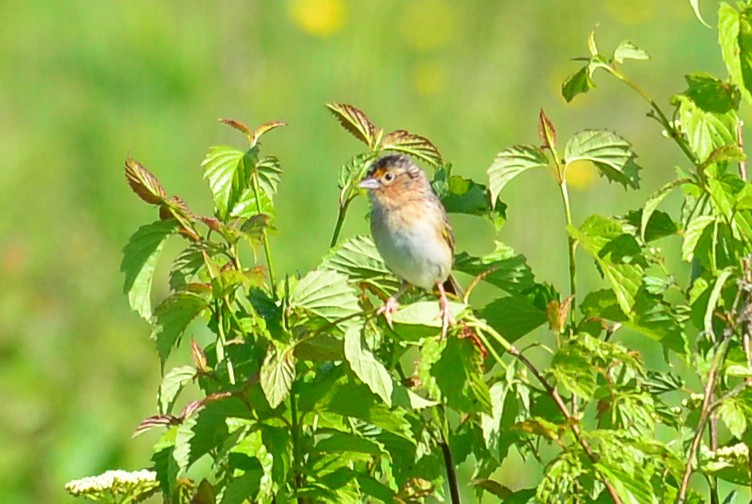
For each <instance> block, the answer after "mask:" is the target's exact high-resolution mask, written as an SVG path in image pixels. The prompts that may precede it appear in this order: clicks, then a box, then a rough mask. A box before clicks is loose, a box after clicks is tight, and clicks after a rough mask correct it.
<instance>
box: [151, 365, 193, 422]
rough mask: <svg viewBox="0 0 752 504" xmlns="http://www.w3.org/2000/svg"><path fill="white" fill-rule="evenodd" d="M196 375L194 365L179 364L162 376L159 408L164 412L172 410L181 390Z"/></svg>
mask: <svg viewBox="0 0 752 504" xmlns="http://www.w3.org/2000/svg"><path fill="white" fill-rule="evenodd" d="M195 376H196V369H195V368H194V367H193V366H178V367H176V368H173V369H171V370H170V371H169V372H168V373H167V374H166V375H165V376H164V378H162V383H161V384H160V386H159V395H158V398H159V409H160V411H162V412H163V413H169V412H170V411H172V406H173V404H174V403H175V398H177V396H178V394H179V393H180V391H181V390H182V389H183V387H184V386H185V384H187V383H189V382H190V381H191V380H192V379H193V378H194V377H195Z"/></svg>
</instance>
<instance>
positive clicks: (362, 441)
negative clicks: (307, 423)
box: [314, 432, 384, 455]
mask: <svg viewBox="0 0 752 504" xmlns="http://www.w3.org/2000/svg"><path fill="white" fill-rule="evenodd" d="M314 450H315V451H317V452H327V453H341V452H356V453H368V454H371V455H381V454H383V453H384V450H383V449H382V448H381V447H380V446H379V445H378V444H376V443H375V442H374V441H371V440H370V439H366V438H364V437H361V436H358V435H357V434H350V433H348V432H333V433H332V434H331V435H329V436H328V437H325V438H323V439H321V440H320V441H318V442H317V443H316V446H315V447H314Z"/></svg>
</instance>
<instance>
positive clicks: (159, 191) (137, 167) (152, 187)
mask: <svg viewBox="0 0 752 504" xmlns="http://www.w3.org/2000/svg"><path fill="white" fill-rule="evenodd" d="M125 178H126V180H127V181H128V185H129V186H131V189H132V190H133V192H134V193H136V195H137V196H138V197H139V198H141V199H142V200H143V201H145V202H146V203H149V204H151V205H159V204H161V203H162V202H164V200H165V198H166V197H167V195H166V194H165V190H164V188H163V187H162V184H160V182H159V180H158V179H157V177H155V176H154V174H152V173H151V172H150V171H149V170H147V169H146V168H144V167H143V166H142V165H141V163H139V162H138V161H136V160H135V159H131V158H128V159H126V160H125Z"/></svg>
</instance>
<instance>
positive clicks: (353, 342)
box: [345, 325, 394, 407]
mask: <svg viewBox="0 0 752 504" xmlns="http://www.w3.org/2000/svg"><path fill="white" fill-rule="evenodd" d="M361 329H362V328H361V327H360V326H359V325H352V326H350V327H349V328H348V329H347V331H346V332H345V359H347V362H348V363H349V364H350V368H351V369H352V370H353V372H354V373H355V375H356V376H357V377H358V378H360V379H361V380H362V381H363V383H365V384H366V385H368V388H370V389H371V391H372V392H373V393H374V394H376V395H378V396H379V397H381V400H382V401H384V403H385V404H386V405H387V406H389V407H391V406H392V391H393V390H394V383H393V381H392V376H391V375H390V374H389V371H388V370H387V369H386V367H384V365H383V364H382V363H381V362H379V361H378V360H377V359H376V357H374V355H373V353H371V352H370V351H369V350H368V349H365V348H363V341H362V340H363V338H362V336H361V332H362V331H361Z"/></svg>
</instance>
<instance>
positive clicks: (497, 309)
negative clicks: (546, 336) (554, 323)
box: [478, 294, 548, 342]
mask: <svg viewBox="0 0 752 504" xmlns="http://www.w3.org/2000/svg"><path fill="white" fill-rule="evenodd" d="M478 315H480V317H482V318H484V319H485V320H486V321H487V322H488V323H489V325H490V326H491V327H493V328H494V329H495V330H496V331H498V332H499V334H501V335H502V336H504V338H506V339H507V341H509V342H514V341H516V340H518V339H519V338H521V337H522V336H524V335H526V334H528V333H530V332H532V331H534V330H535V329H537V328H538V327H540V326H542V325H543V324H545V323H546V322H547V321H548V317H547V315H546V311H545V310H543V309H541V308H539V307H538V306H536V305H535V304H534V303H533V301H532V300H531V299H530V298H529V297H527V296H523V295H521V294H515V295H511V296H506V297H501V298H497V299H494V300H493V301H491V302H490V303H488V304H487V305H486V306H484V307H483V308H481V309H480V311H479V312H478Z"/></svg>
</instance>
